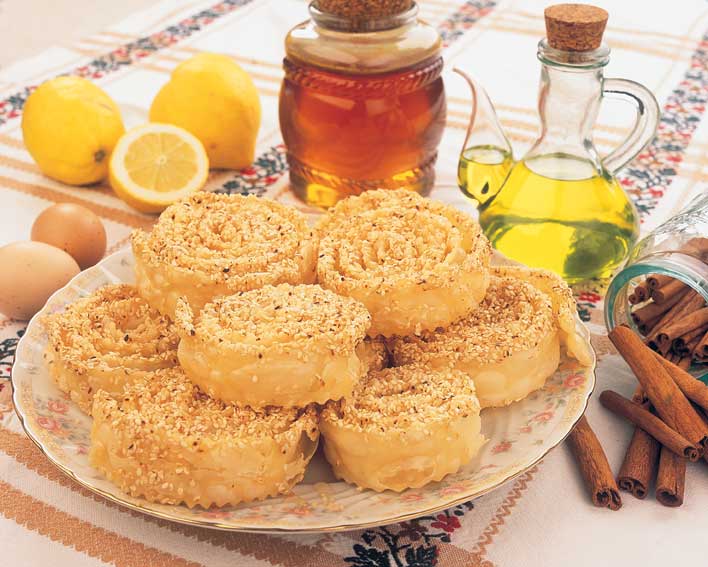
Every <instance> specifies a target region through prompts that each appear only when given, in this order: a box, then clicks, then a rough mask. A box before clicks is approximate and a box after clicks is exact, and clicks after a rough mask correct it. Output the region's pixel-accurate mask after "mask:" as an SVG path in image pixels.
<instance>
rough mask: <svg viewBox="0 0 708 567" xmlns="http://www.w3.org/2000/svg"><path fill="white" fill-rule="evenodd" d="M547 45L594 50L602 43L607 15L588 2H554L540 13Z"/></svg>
mask: <svg viewBox="0 0 708 567" xmlns="http://www.w3.org/2000/svg"><path fill="white" fill-rule="evenodd" d="M543 15H544V17H545V20H546V37H547V38H548V45H550V46H551V47H552V48H553V49H559V50H561V51H593V50H595V49H598V48H599V47H600V45H601V44H602V34H603V33H604V32H605V25H607V18H608V14H607V12H606V11H605V10H603V9H602V8H598V7H596V6H591V5H589V4H555V5H553V6H549V7H548V8H546V10H545V11H544V13H543Z"/></svg>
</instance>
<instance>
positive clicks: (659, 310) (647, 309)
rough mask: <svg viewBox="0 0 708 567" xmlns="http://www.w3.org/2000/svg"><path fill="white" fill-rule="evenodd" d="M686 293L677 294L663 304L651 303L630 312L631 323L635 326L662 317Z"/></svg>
mask: <svg viewBox="0 0 708 567" xmlns="http://www.w3.org/2000/svg"><path fill="white" fill-rule="evenodd" d="M687 291H688V290H686V291H684V292H683V293H677V294H675V295H674V296H673V297H671V298H670V299H669V300H667V301H664V302H663V303H654V302H651V303H647V304H646V305H644V306H643V307H639V308H638V309H635V310H634V311H632V321H634V322H635V323H637V324H640V323H643V322H646V321H649V320H651V319H655V318H657V317H659V316H660V315H663V314H664V313H666V312H667V311H668V310H669V309H671V308H672V307H673V306H674V305H676V304H677V303H678V302H679V300H680V299H681V298H682V297H683V296H684V295H685V294H686V292H687Z"/></svg>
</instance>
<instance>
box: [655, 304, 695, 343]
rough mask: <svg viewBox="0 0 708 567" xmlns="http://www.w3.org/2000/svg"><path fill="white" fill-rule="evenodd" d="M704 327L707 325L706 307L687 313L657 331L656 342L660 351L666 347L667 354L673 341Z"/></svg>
mask: <svg viewBox="0 0 708 567" xmlns="http://www.w3.org/2000/svg"><path fill="white" fill-rule="evenodd" d="M706 325H708V307H704V308H703V309H699V310H698V311H693V312H692V313H687V314H686V315H684V316H682V317H681V318H679V319H676V320H675V321H673V322H672V323H671V324H670V325H667V326H666V327H664V328H663V329H661V330H659V332H658V333H657V335H656V340H657V342H658V343H659V347H660V348H662V349H663V348H664V345H667V348H666V351H667V352H668V348H669V347H671V343H673V341H674V340H676V339H677V338H679V337H681V336H682V335H685V334H686V333H689V332H691V331H693V330H694V329H699V328H701V327H704V326H706ZM692 338H693V337H692Z"/></svg>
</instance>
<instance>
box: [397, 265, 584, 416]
mask: <svg viewBox="0 0 708 567" xmlns="http://www.w3.org/2000/svg"><path fill="white" fill-rule="evenodd" d="M491 274H492V276H491V282H490V285H489V288H488V290H487V295H486V296H485V298H484V300H483V301H482V303H481V304H480V306H479V307H478V308H477V309H476V310H475V311H473V312H472V313H471V314H470V315H468V316H467V317H465V318H464V319H462V320H460V321H458V322H457V323H455V324H453V325H451V326H449V327H448V328H446V329H444V330H438V331H436V332H428V333H423V334H422V335H421V336H420V337H402V338H397V339H395V340H394V341H392V345H391V347H392V350H393V359H394V362H395V363H396V364H409V363H412V362H419V363H425V364H428V365H431V366H432V367H434V368H441V367H452V368H456V369H458V370H461V371H463V372H465V373H466V374H467V375H469V376H470V377H471V378H472V379H473V380H474V383H475V386H476V388H477V395H478V397H479V400H480V404H481V405H482V407H483V408H484V407H490V406H505V405H508V404H511V403H512V402H515V401H518V400H521V399H523V398H525V397H526V396H527V395H528V394H530V393H531V392H533V391H534V390H537V389H539V388H542V387H543V385H544V384H545V382H546V379H547V378H548V377H549V376H551V375H552V374H553V373H554V372H555V371H556V369H557V368H558V364H559V362H560V349H561V345H564V346H565V348H566V349H567V351H568V354H569V355H570V356H573V357H575V358H577V359H578V360H579V361H580V362H581V363H583V364H590V362H591V361H592V357H591V354H590V353H589V352H588V351H587V348H586V347H585V346H584V345H583V343H582V341H581V340H580V339H579V337H578V336H577V334H576V329H575V319H574V317H573V310H574V309H575V302H574V300H573V296H572V293H571V292H570V289H569V288H568V286H567V285H566V284H565V282H563V280H561V279H560V278H559V277H558V276H556V275H555V274H552V273H551V272H546V271H542V270H533V269H530V268H520V267H506V266H504V267H493V268H492V270H491Z"/></svg>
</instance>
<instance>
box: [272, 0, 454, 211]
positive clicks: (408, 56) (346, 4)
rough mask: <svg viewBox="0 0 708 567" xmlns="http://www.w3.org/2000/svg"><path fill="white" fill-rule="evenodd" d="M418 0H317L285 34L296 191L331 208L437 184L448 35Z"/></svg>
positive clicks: (284, 108) (286, 127)
mask: <svg viewBox="0 0 708 567" xmlns="http://www.w3.org/2000/svg"><path fill="white" fill-rule="evenodd" d="M417 12H418V8H417V6H416V4H415V2H413V1H412V0H356V1H348V0H315V1H313V2H312V3H311V4H310V14H311V19H310V20H308V21H306V22H304V23H302V24H299V25H297V26H295V27H294V28H293V29H292V30H290V32H289V33H288V36H287V38H286V40H285V51H286V57H285V60H284V62H283V65H284V68H285V78H284V80H283V84H282V88H281V91H280V129H281V132H282V135H283V140H284V141H285V145H286V146H287V152H288V164H289V166H290V181H291V186H292V188H293V191H294V192H295V194H296V195H297V196H299V197H300V198H301V199H303V200H305V201H306V202H307V203H309V204H311V205H315V206H320V207H329V206H331V205H333V204H335V203H336V202H337V201H338V200H340V199H342V198H345V197H348V196H350V195H357V194H359V193H361V192H362V191H364V190H366V189H372V188H373V189H399V188H406V189H410V190H415V191H418V192H420V193H425V192H427V191H428V190H429V189H431V188H432V185H433V181H434V176H435V172H434V165H435V160H436V156H437V147H438V144H439V143H440V139H441V137H442V134H443V129H444V127H445V119H446V102H445V89H444V86H443V80H442V77H441V72H442V68H443V61H442V57H441V50H442V40H441V38H440V35H439V34H438V32H437V31H436V30H435V28H433V27H432V26H430V25H428V24H426V23H424V22H422V21H420V20H419V19H418V18H417Z"/></svg>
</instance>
